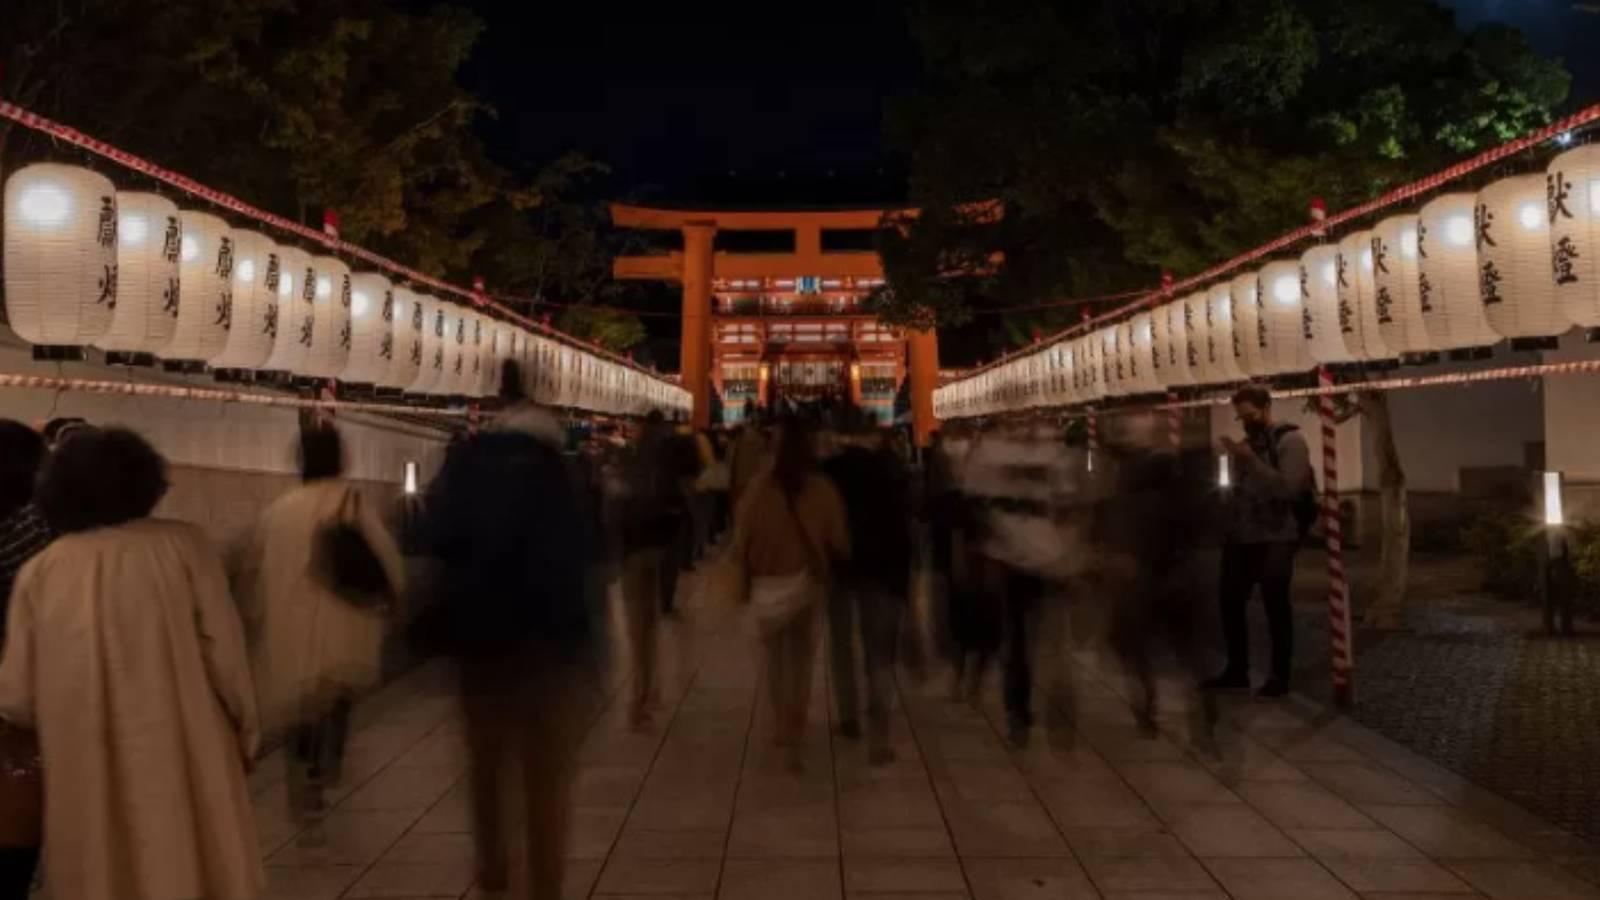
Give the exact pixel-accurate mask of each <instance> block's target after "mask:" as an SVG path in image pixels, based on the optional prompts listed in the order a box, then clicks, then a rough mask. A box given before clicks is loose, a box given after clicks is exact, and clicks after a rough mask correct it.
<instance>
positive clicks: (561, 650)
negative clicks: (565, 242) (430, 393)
mask: <svg viewBox="0 0 1600 900" xmlns="http://www.w3.org/2000/svg"><path fill="white" fill-rule="evenodd" d="M507 366H509V367H514V366H515V363H507ZM502 383H503V384H504V385H506V391H507V392H508V394H509V396H507V398H506V399H507V400H508V401H509V402H510V409H508V410H507V412H506V413H504V414H502V416H501V417H500V420H499V422H498V423H497V426H496V427H495V428H494V429H491V430H489V431H486V432H484V433H482V434H479V435H477V436H475V437H472V438H470V439H468V440H466V441H464V442H462V443H460V444H458V445H456V446H454V447H452V448H451V450H450V452H449V455H448V457H447V458H446V460H445V463H444V466H443V468H442V469H441V471H440V472H439V475H438V477H437V478H435V480H434V481H433V483H432V484H431V485H430V487H429V490H428V494H427V498H426V500H425V504H424V512H423V522H422V526H421V531H422V538H423V545H424V547H425V548H426V550H427V553H428V555H429V556H431V557H433V558H434V559H435V560H436V562H437V566H438V571H437V573H436V577H437V582H436V588H435V595H436V596H435V598H434V600H433V603H432V605H431V606H430V607H429V609H428V611H427V612H426V613H425V614H424V615H423V617H422V618H421V619H420V620H419V621H418V622H417V624H416V626H415V627H416V629H417V631H418V637H419V640H420V642H421V643H423V644H424V645H426V646H427V647H428V648H429V649H433V650H436V651H438V652H442V653H444V654H446V655H448V656H451V657H454V658H455V660H456V662H457V667H458V671H459V676H460V688H461V706H462V714H463V719H464V723H465V726H466V738H467V747H468V755H469V768H470V779H471V787H472V803H473V817H474V836H475V839H476V845H477V859H478V883H479V885H480V887H481V888H482V889H483V890H484V891H486V892H502V891H505V890H506V889H507V887H508V882H509V873H510V852H509V848H508V840H507V835H506V832H505V828H506V824H507V821H508V819H512V818H516V819H520V820H522V821H523V822H524V823H525V824H524V829H525V831H526V848H527V854H528V872H529V879H530V882H531V887H532V894H533V896H537V897H546V896H549V897H555V896H560V892H561V884H562V876H563V870H564V863H563V860H564V857H565V848H566V840H567V832H568V827H567V823H568V819H569V817H570V807H571V803H570V796H569V795H570V791H571V784H572V778H573V774H574V773H573V768H572V766H573V751H574V748H575V746H576V743H577V741H578V739H579V737H580V736H581V732H582V722H583V720H584V715H585V714H586V712H587V710H588V709H589V708H590V707H591V706H592V703H591V701H592V699H593V696H594V690H592V688H596V687H597V686H596V685H594V683H593V679H592V677H591V676H592V674H593V671H592V665H591V663H592V659H593V655H594V653H595V652H596V647H597V644H598V643H599V637H600V626H599V623H598V610H597V609H596V608H595V606H596V604H595V603H594V602H593V597H592V596H591V594H590V592H589V591H588V590H587V587H588V583H589V579H588V567H589V566H590V565H591V564H592V563H593V561H594V558H595V556H594V553H593V552H592V547H591V546H590V534H591V530H590V529H589V528H588V527H587V526H586V525H585V524H584V523H585V522H587V521H589V520H590V517H589V514H588V511H587V510H585V509H584V508H583V502H582V491H581V488H580V487H579V486H578V484H577V483H576V479H575V478H574V477H573V474H572V472H571V471H570V469H569V467H568V465H567V463H566V460H565V459H564V458H563V456H562V453H561V447H560V443H559V441H560V431H559V428H557V427H555V423H554V421H553V420H552V419H551V418H550V417H549V416H548V415H546V414H544V413H543V411H542V410H539V409H537V408H536V407H533V406H532V405H531V404H528V403H526V402H525V401H524V400H523V398H522V397H521V396H520V385H521V379H520V378H519V377H516V375H515V374H514V373H512V374H508V375H507V376H506V377H505V378H504V379H503V380H502ZM518 770H520V777H519V772H518ZM518 784H520V785H521V787H520V789H514V788H513V786H514V785H518ZM506 803H515V804H518V805H519V806H520V807H521V808H520V809H519V810H517V814H516V815H515V816H510V815H508V810H507V809H505V808H504V805H505V804H506Z"/></svg>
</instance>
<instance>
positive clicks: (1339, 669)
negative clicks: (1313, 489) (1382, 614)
mask: <svg viewBox="0 0 1600 900" xmlns="http://www.w3.org/2000/svg"><path fill="white" fill-rule="evenodd" d="M1317 385H1318V388H1319V389H1322V390H1325V391H1329V392H1330V393H1322V394H1319V395H1318V396H1317V412H1318V414H1319V416H1320V418H1321V420H1322V537H1323V541H1324V543H1325V544H1326V547H1327V553H1328V634H1329V638H1330V646H1329V651H1330V654H1331V655H1330V660H1331V666H1330V671H1331V673H1332V677H1333V696H1334V700H1335V702H1336V703H1337V704H1338V705H1340V706H1349V705H1350V700H1351V696H1352V689H1353V680H1352V675H1353V673H1354V671H1355V648H1354V633H1353V631H1352V630H1351V626H1350V585H1349V581H1348V580H1347V578H1346V575H1345V568H1344V524H1343V522H1342V521H1341V517H1340V515H1339V423H1338V420H1337V419H1336V418H1335V417H1334V408H1333V394H1332V393H1331V391H1333V390H1334V389H1335V385H1334V380H1333V372H1331V371H1329V369H1328V367H1327V366H1322V367H1319V368H1318V369H1317Z"/></svg>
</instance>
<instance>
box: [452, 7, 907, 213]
mask: <svg viewBox="0 0 1600 900" xmlns="http://www.w3.org/2000/svg"><path fill="white" fill-rule="evenodd" d="M473 5H474V6H475V7H476V9H477V11H478V13H479V15H481V16H482V17H483V18H484V19H485V20H486V21H487V23H488V26H489V27H488V30H487V33H486V34H485V36H484V37H483V38H482V40H481V42H480V44H479V47H478V49H477V52H476V54H475V58H474V61H473V63H472V65H471V66H470V67H469V69H468V71H467V72H466V76H465V81H466V82H467V86H468V87H469V88H471V89H472V90H474V91H475V92H477V93H479V94H480V95H481V96H483V97H485V98H486V99H487V100H488V101H489V102H490V103H491V104H492V105H493V106H495V107H496V108H497V109H498V110H499V113H500V115H499V118H498V120H497V121H494V122H491V123H489V124H488V126H487V130H486V137H487V138H488V139H489V141H490V145H491V148H492V150H493V152H495V154H496V155H497V156H498V157H499V158H500V159H501V161H502V162H504V163H507V164H510V165H513V166H537V165H538V164H540V163H542V162H544V161H546V160H549V159H551V158H553V157H555V156H557V155H559V154H560V153H562V152H564V151H567V150H577V151H580V152H583V153H585V154H587V155H589V156H592V157H594V158H597V159H600V160H603V161H605V162H606V163H608V164H609V165H611V166H612V167H613V169H614V170H615V171H614V176H613V178H612V185H613V186H614V190H615V191H616V192H617V194H618V195H620V196H625V197H629V198H634V199H641V200H651V201H655V202H663V203H678V204H684V205H690V204H695V203H702V204H706V203H742V204H745V205H751V204H760V203H762V202H775V203H782V204H785V205H788V204H797V203H798V204H818V205H833V204H841V203H849V202H872V201H893V200H896V199H899V198H900V197H901V195H903V190H904V189H903V187H902V186H901V184H902V179H901V178H899V177H897V174H898V172H899V171H900V170H901V167H899V166H897V165H896V163H895V161H894V160H891V159H889V158H888V156H887V154H886V153H885V150H884V142H883V140H882V117H883V109H884V104H885V101H886V99H887V98H888V97H890V96H892V95H893V94H894V93H895V92H898V91H904V90H906V89H908V87H909V86H910V85H911V84H912V83H913V80H914V78H915V71H916V55H915V50H914V48H913V46H912V43H911V40H910V37H909V35H908V34H907V33H906V30H905V27H904V25H903V21H902V19H901V16H900V13H899V11H898V9H897V4H892V3H878V2H875V0H862V2H856V3H840V2H833V0H805V2H802V3H795V4H787V3H771V4H767V3H761V4H754V3H752V4H744V5H741V6H739V7H731V8H725V9H720V10H719V9H717V8H715V5H711V4H659V5H652V6H651V7H649V8H647V10H646V11H641V12H633V11H631V10H629V11H626V12H625V11H624V9H625V7H623V6H619V5H617V4H612V3H604V2H589V3H563V4H553V5H552V4H521V3H505V2H496V0H477V2H475V3H474V4H473Z"/></svg>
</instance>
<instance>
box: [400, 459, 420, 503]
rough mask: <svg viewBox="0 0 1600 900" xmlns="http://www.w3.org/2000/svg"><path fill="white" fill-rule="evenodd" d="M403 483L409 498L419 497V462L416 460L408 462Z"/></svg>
mask: <svg viewBox="0 0 1600 900" xmlns="http://www.w3.org/2000/svg"><path fill="white" fill-rule="evenodd" d="M402 483H403V485H404V489H405V492H406V496H407V497H415V496H416V495H417V461H416V460H414V459H408V460H406V464H405V472H404V476H403V478H402Z"/></svg>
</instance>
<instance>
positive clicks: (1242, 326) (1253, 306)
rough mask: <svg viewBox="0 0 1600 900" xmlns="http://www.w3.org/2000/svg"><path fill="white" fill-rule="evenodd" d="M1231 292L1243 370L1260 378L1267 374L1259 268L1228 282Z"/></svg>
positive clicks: (1237, 351) (1238, 358)
mask: <svg viewBox="0 0 1600 900" xmlns="http://www.w3.org/2000/svg"><path fill="white" fill-rule="evenodd" d="M1228 293H1229V294H1230V295H1231V296H1232V297H1233V350H1234V357H1233V358H1234V359H1235V360H1236V361H1237V362H1238V363H1239V370H1240V372H1242V373H1243V374H1244V377H1246V378H1260V377H1262V376H1263V375H1266V374H1267V368H1266V361H1265V360H1264V359H1263V358H1262V344H1264V343H1265V340H1264V335H1263V333H1262V327H1263V326H1262V321H1261V298H1260V296H1259V294H1260V293H1261V291H1260V274H1259V273H1258V272H1255V271H1251V272H1246V273H1244V274H1243V275H1239V276H1236V277H1235V278H1234V279H1233V280H1232V281H1231V282H1229V283H1228Z"/></svg>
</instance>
